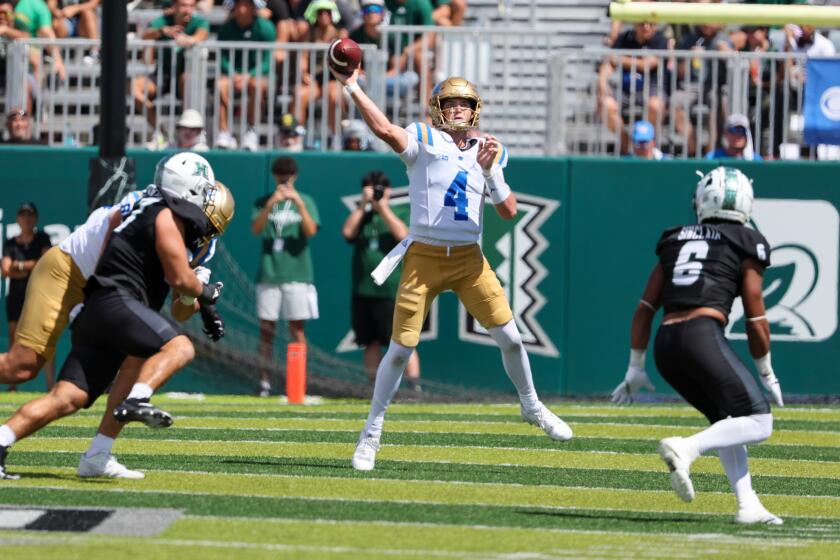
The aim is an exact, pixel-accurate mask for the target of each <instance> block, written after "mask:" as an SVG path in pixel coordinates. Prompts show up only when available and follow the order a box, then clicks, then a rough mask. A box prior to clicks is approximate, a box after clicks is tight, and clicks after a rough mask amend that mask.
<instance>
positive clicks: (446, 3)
mask: <svg viewBox="0 0 840 560" xmlns="http://www.w3.org/2000/svg"><path fill="white" fill-rule="evenodd" d="M432 7H433V9H432V20H433V21H434V22H435V25H440V26H441V27H457V26H459V25H461V23H462V22H463V21H464V14H465V13H466V12H467V0H432Z"/></svg>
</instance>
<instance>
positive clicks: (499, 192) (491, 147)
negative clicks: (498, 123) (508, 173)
mask: <svg viewBox="0 0 840 560" xmlns="http://www.w3.org/2000/svg"><path fill="white" fill-rule="evenodd" d="M476 161H478V164H479V165H480V166H481V172H482V174H483V175H484V182H485V184H486V185H487V189H488V190H489V191H490V200H492V201H493V205H494V206H495V207H496V212H498V213H499V216H501V217H502V218H504V219H505V220H510V219H513V217H514V216H516V196H515V195H514V194H513V192H512V191H511V190H510V187H509V186H508V184H507V183H506V182H505V175H504V172H503V171H502V168H503V167H504V164H505V163H507V154H506V151H505V149H504V147H503V146H502V144H501V142H499V140H498V139H496V137H495V136H492V135H487V136H485V137H484V139H483V140H481V141H480V145H479V148H478V154H477V155H476Z"/></svg>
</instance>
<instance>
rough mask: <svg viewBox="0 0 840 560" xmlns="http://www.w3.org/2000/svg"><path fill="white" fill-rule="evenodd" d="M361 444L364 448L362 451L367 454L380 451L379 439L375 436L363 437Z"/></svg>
mask: <svg viewBox="0 0 840 560" xmlns="http://www.w3.org/2000/svg"><path fill="white" fill-rule="evenodd" d="M359 445H360V446H361V448H362V449H361V451H362V453H364V454H366V455H367V454H369V453H370V452H371V451H373V452H376V451H379V440H377V439H376V438H375V437H373V436H367V437H364V438H362V441H360V442H359Z"/></svg>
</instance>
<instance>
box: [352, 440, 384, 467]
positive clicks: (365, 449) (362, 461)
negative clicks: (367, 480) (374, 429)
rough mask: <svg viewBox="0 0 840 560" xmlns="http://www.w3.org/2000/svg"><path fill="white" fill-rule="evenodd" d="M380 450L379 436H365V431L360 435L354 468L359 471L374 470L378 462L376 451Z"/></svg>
mask: <svg viewBox="0 0 840 560" xmlns="http://www.w3.org/2000/svg"><path fill="white" fill-rule="evenodd" d="M377 451H379V438H375V437H373V436H367V437H365V434H364V432H362V435H361V436H359V443H357V444H356V451H355V452H354V453H353V468H354V469H356V470H357V471H372V470H373V466H374V464H375V463H376V452H377Z"/></svg>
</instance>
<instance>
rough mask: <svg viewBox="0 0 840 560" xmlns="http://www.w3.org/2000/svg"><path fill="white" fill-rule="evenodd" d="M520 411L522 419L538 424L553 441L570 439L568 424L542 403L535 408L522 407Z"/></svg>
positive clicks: (570, 433) (570, 431) (570, 432)
mask: <svg viewBox="0 0 840 560" xmlns="http://www.w3.org/2000/svg"><path fill="white" fill-rule="evenodd" d="M521 412H522V419H523V420H525V421H526V422H528V423H529V424H531V425H532V426H539V428H540V429H541V430H542V431H544V432H545V433H546V434H548V437H550V438H551V439H553V440H554V441H569V440H570V439H572V429H571V428H570V427H569V425H568V424H566V423H565V422H563V421H562V420H560V418H558V417H557V415H556V414H554V413H553V412H551V411H550V410H548V408H546V406H545V405H544V404H543V403H540V405H539V407H538V408H537V409H536V410H530V411H528V410H525V408H522V409H521Z"/></svg>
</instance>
